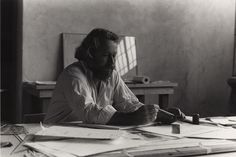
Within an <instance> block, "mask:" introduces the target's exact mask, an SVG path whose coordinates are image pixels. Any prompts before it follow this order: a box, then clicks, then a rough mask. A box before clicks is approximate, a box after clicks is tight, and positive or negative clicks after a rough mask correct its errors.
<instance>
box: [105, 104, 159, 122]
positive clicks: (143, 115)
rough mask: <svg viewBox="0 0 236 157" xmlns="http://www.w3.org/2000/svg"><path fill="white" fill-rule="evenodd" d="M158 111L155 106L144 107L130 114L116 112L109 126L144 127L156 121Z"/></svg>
mask: <svg viewBox="0 0 236 157" xmlns="http://www.w3.org/2000/svg"><path fill="white" fill-rule="evenodd" d="M156 116H157V110H156V108H155V106H154V105H143V106H141V107H140V108H139V109H137V110H136V111H134V112H130V113H121V112H116V113H115V114H114V115H113V116H112V118H111V119H110V121H109V122H108V123H107V124H109V125H142V124H147V123H150V122H153V121H155V119H156Z"/></svg>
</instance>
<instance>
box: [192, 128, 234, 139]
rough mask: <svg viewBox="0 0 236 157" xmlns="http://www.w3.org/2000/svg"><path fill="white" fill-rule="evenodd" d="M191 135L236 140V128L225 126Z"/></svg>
mask: <svg viewBox="0 0 236 157" xmlns="http://www.w3.org/2000/svg"><path fill="white" fill-rule="evenodd" d="M189 137H194V138H212V139H229V140H236V129H234V128H225V127H224V128H218V129H217V130H214V131H211V132H206V133H201V134H195V135H190V136H189Z"/></svg>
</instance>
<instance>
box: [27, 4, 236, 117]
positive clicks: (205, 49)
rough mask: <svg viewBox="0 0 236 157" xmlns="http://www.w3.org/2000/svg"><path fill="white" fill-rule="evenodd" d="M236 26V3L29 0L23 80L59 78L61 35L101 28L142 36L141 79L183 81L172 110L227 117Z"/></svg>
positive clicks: (139, 50)
mask: <svg viewBox="0 0 236 157" xmlns="http://www.w3.org/2000/svg"><path fill="white" fill-rule="evenodd" d="M234 21H235V1H234V0H227V1H222V0H66V1H65V0H23V80H24V81H35V80H56V78H57V76H58V74H59V72H60V70H61V68H62V55H61V51H60V49H61V46H60V44H61V43H60V33H62V32H68V33H88V32H89V31H90V30H91V29H93V28H95V27H102V28H106V29H110V30H112V31H114V32H115V33H117V34H124V35H132V36H135V37H136V44H137V53H138V54H137V55H138V63H139V72H140V73H141V74H143V75H147V76H149V77H150V78H151V79H152V80H170V81H173V82H177V83H178V87H177V88H176V90H175V94H174V95H173V97H172V99H171V104H172V105H173V106H178V107H180V108H181V109H182V110H183V111H184V112H186V113H187V114H192V113H200V114H201V115H202V116H204V115H209V116H210V115H223V114H226V113H228V112H229V111H228V108H229V104H228V101H229V94H230V87H229V86H228V85H227V82H226V81H227V79H228V78H229V77H231V74H232V64H233V43H234V23H235V22H234ZM150 98H151V99H150V103H152V102H155V101H156V100H155V97H150Z"/></svg>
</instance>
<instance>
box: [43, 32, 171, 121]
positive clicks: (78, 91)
mask: <svg viewBox="0 0 236 157" xmlns="http://www.w3.org/2000/svg"><path fill="white" fill-rule="evenodd" d="M118 43H119V37H118V36H117V35H116V34H114V33H113V32H110V31H108V30H105V29H94V30H92V31H91V32H90V33H89V34H88V35H87V36H86V37H85V39H84V40H83V42H82V43H81V45H80V46H79V47H78V48H77V50H76V54H75V58H77V59H78V62H75V63H73V64H71V65H69V66H68V67H67V68H66V69H64V71H63V72H62V73H61V75H60V76H59V78H58V80H57V85H56V88H55V90H54V94H53V97H52V100H51V103H50V105H49V109H48V112H47V115H46V117H45V120H44V122H45V123H60V122H70V121H83V122H84V123H94V124H109V125H139V124H146V123H149V122H153V121H155V120H156V119H157V120H159V121H162V120H165V122H168V123H171V122H173V121H174V120H173V117H172V116H169V117H168V116H163V114H162V113H161V112H160V110H159V108H158V106H157V105H144V104H142V103H141V102H139V101H138V99H137V98H136V96H135V95H134V94H133V93H132V92H131V90H130V89H129V88H128V87H127V86H126V85H125V83H124V82H123V80H122V79H121V77H120V76H119V74H118V73H117V71H116V70H115V60H116V54H117V45H118Z"/></svg>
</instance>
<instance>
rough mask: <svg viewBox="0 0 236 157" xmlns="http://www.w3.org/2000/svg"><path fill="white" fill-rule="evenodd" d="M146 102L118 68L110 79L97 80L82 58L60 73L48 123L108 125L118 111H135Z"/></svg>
mask: <svg viewBox="0 0 236 157" xmlns="http://www.w3.org/2000/svg"><path fill="white" fill-rule="evenodd" d="M98 84H100V86H99V85H98ZM98 89H99V90H98ZM142 105H143V104H142V103H141V102H139V100H138V99H137V97H136V96H135V95H134V94H133V93H132V91H131V90H130V89H129V88H128V87H127V86H126V84H125V83H124V81H123V80H122V79H121V77H120V76H119V74H118V73H117V71H115V70H113V72H112V76H111V77H110V78H109V79H108V80H107V81H98V80H97V81H96V79H94V78H93V75H92V72H91V71H90V70H89V69H88V68H87V67H86V64H85V63H83V62H82V61H80V62H75V63H73V64H71V65H69V66H68V67H67V68H66V69H64V71H63V72H62V73H61V75H60V76H59V78H58V80H57V84H56V87H55V90H54V93H53V97H52V99H51V102H50V105H49V108H48V112H47V114H46V117H45V120H44V122H45V123H59V122H68V121H83V122H85V123H96V124H106V123H107V122H108V121H109V120H110V118H111V117H112V116H113V114H114V113H115V112H116V111H119V112H133V111H135V110H137V109H138V108H139V107H140V106H142Z"/></svg>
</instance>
